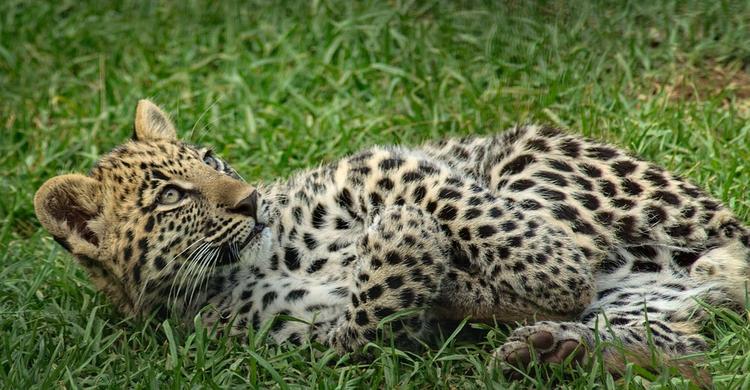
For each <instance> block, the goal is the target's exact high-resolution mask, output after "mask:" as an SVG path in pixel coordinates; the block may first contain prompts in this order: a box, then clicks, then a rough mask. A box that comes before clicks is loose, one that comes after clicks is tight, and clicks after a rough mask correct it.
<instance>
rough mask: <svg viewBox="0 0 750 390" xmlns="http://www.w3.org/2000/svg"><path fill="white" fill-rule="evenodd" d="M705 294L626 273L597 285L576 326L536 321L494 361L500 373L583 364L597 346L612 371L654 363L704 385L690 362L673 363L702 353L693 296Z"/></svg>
mask: <svg viewBox="0 0 750 390" xmlns="http://www.w3.org/2000/svg"><path fill="white" fill-rule="evenodd" d="M711 294H712V292H711V291H709V290H707V289H706V288H704V287H696V286H695V285H694V284H693V283H692V281H690V280H688V279H686V278H684V277H677V276H675V277H665V275H664V274H641V275H635V276H633V275H630V276H627V277H621V278H612V279H611V280H607V283H602V284H600V287H599V290H598V299H597V301H596V302H594V303H593V304H592V305H591V306H590V307H589V308H588V309H587V310H586V311H585V312H584V313H583V315H582V316H581V317H580V318H579V322H552V321H540V322H536V323H534V324H531V325H527V326H522V327H520V328H518V329H515V330H514V331H513V332H511V334H510V335H509V337H508V338H507V340H506V341H505V343H504V344H503V345H502V346H501V347H500V348H499V349H498V350H497V351H496V352H495V354H494V357H495V359H496V361H499V362H500V363H501V364H502V365H504V367H505V368H506V369H511V370H512V367H516V368H520V367H526V366H527V365H528V364H529V363H531V362H532V360H534V357H536V358H537V360H538V361H539V362H542V363H561V362H564V361H574V362H578V363H582V364H585V363H586V362H587V361H588V360H589V358H590V357H591V356H592V355H591V354H592V352H593V351H595V349H596V348H597V342H598V341H601V342H603V343H602V344H600V345H599V347H598V348H600V349H601V352H602V356H603V359H604V362H605V365H606V367H607V369H608V370H610V371H611V372H613V373H620V372H622V371H623V370H624V368H625V364H626V362H634V363H636V364H639V365H642V366H644V367H646V368H656V367H657V366H655V364H654V363H656V362H658V363H659V364H662V365H666V366H671V367H674V368H676V369H678V370H679V371H680V372H681V373H682V375H683V376H684V377H686V378H690V379H692V380H694V381H696V382H697V383H701V384H705V383H709V382H707V381H709V379H708V376H707V373H706V372H705V371H703V370H701V369H699V368H696V367H695V360H685V359H676V358H679V357H684V356H685V355H690V354H695V353H700V352H703V351H705V350H706V348H707V344H706V341H705V340H704V339H703V337H701V336H700V335H699V334H698V333H697V331H698V319H699V318H700V317H701V314H702V313H701V310H700V308H699V307H698V305H697V304H696V303H695V298H697V297H703V296H710V295H711Z"/></svg>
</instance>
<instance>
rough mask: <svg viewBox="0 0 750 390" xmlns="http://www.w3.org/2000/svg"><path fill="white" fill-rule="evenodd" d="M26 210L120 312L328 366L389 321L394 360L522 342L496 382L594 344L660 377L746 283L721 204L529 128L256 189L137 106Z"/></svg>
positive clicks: (735, 302)
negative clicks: (303, 345) (404, 351)
mask: <svg viewBox="0 0 750 390" xmlns="http://www.w3.org/2000/svg"><path fill="white" fill-rule="evenodd" d="M34 205H35V209H36V214H37V216H38V218H39V221H40V222H41V223H42V225H43V226H44V227H45V228H46V229H47V230H48V231H49V232H50V233H51V234H52V236H53V237H54V238H55V240H57V241H58V242H59V243H60V244H61V245H62V246H63V247H65V248H66V249H67V250H68V251H70V252H71V253H72V254H73V255H74V256H75V257H76V258H77V259H78V261H79V262H80V263H81V264H82V265H83V266H84V267H85V269H86V270H87V271H88V273H89V275H90V276H91V279H92V281H93V283H94V284H95V285H96V287H97V288H98V289H99V290H101V291H103V292H104V293H105V294H106V295H107V296H108V297H109V298H110V299H111V301H112V302H113V303H114V304H115V305H116V306H117V307H118V308H119V309H120V310H121V311H122V312H123V313H125V314H129V315H136V316H145V315H150V314H153V313H158V314H159V315H161V316H166V315H168V314H169V313H177V314H178V315H181V316H184V317H186V318H192V316H194V315H196V314H198V313H202V316H203V320H204V322H205V323H206V324H208V325H210V324H214V323H217V322H220V323H230V324H231V327H230V329H231V331H232V332H236V333H244V332H245V330H246V329H247V328H248V327H255V328H257V327H259V326H260V324H261V323H263V322H264V321H269V320H273V319H274V318H278V317H279V316H280V315H285V316H291V317H296V318H298V319H301V320H302V321H286V322H284V321H281V320H278V321H276V322H275V323H274V325H273V327H272V328H271V332H270V336H271V337H272V338H273V339H274V340H275V341H277V342H283V341H287V340H288V341H292V342H297V343H299V342H304V341H308V340H311V341H318V342H321V343H324V344H326V345H329V346H330V347H333V348H335V349H336V350H337V351H339V352H341V353H344V352H348V351H356V350H358V349H359V348H360V347H362V346H363V345H364V344H365V343H368V342H370V341H373V340H375V338H376V337H377V335H378V332H379V325H380V324H382V323H383V321H384V320H389V319H392V318H394V317H395V318H396V319H395V320H393V321H391V322H390V326H388V327H386V328H387V329H388V333H389V335H390V336H392V337H394V338H395V340H397V341H399V342H403V343H409V342H412V341H413V340H415V339H419V338H422V337H424V336H426V335H427V334H428V333H429V332H430V329H431V328H430V326H429V324H430V323H431V322H433V321H436V320H454V319H463V318H466V317H471V318H472V319H473V320H476V321H500V322H509V323H515V322H518V323H520V324H521V326H520V327H519V328H517V329H516V330H515V331H513V332H512V333H511V335H510V336H509V337H508V339H507V340H506V342H505V344H504V345H502V346H501V347H500V348H499V349H498V350H497V351H496V352H495V354H494V357H495V360H496V361H497V362H498V363H500V365H501V366H502V367H505V368H506V369H507V368H510V367H513V366H524V365H526V364H528V363H530V362H531V361H532V360H533V359H535V358H536V359H538V360H540V361H542V362H551V363H559V362H563V361H565V360H571V359H572V360H577V361H580V362H582V363H583V362H585V361H586V360H587V359H588V358H589V355H590V351H592V349H593V347H594V343H595V342H596V340H604V341H613V343H612V347H607V346H605V347H604V351H603V353H604V356H605V361H606V362H607V364H608V366H609V368H610V369H612V370H617V369H620V368H622V363H623V361H622V359H621V358H619V356H622V354H621V352H620V351H619V350H618V349H616V348H615V347H614V345H620V346H622V347H623V348H624V350H625V352H626V354H625V356H626V357H627V358H629V359H634V360H637V361H638V360H639V359H640V362H642V363H643V362H645V363H644V364H648V362H647V361H650V355H649V350H650V348H656V350H657V351H659V352H660V353H661V355H662V357H663V358H664V359H665V361H672V360H673V359H674V358H676V357H679V356H682V355H686V354H690V353H694V352H699V351H702V350H704V349H705V348H706V341H705V340H704V339H703V338H702V337H701V336H700V335H699V334H698V333H697V329H698V328H699V327H700V321H701V319H702V318H703V317H704V315H703V312H702V310H701V306H699V305H698V304H697V303H696V300H703V301H707V302H709V303H715V304H723V305H730V306H736V307H739V306H741V305H743V304H744V299H745V298H744V297H745V283H746V282H747V280H748V275H749V273H748V258H749V255H750V250H749V249H748V241H749V240H748V230H747V228H746V227H745V226H744V225H742V224H741V223H740V222H739V220H738V219H737V218H736V217H735V216H734V215H733V214H732V213H731V212H730V211H729V210H727V209H726V208H725V207H724V206H723V205H722V204H721V203H720V202H718V201H717V200H716V199H714V198H713V197H711V196H710V195H708V194H706V193H705V192H704V191H702V190H701V189H699V188H698V187H696V186H695V185H693V184H690V183H689V182H687V181H685V180H683V179H681V178H680V177H678V176H676V175H674V174H672V173H670V172H667V171H665V170H664V169H662V168H660V167H658V166H657V165H654V164H652V163H649V162H646V161H643V160H641V159H639V158H637V157H635V156H633V155H631V154H629V153H628V152H625V151H623V150H621V149H618V148H616V147H614V146H611V145H607V144H603V143H600V142H596V141H592V140H589V139H586V138H583V137H581V136H577V135H573V134H568V133H565V132H562V131H560V130H557V129H553V128H549V127H539V126H521V127H516V128H513V129H510V130H508V131H505V132H503V133H499V134H497V135H491V136H485V137H479V136H477V137H467V138H461V139H447V140H443V141H439V142H430V143H426V144H424V145H421V146H419V147H415V148H410V147H400V146H385V147H372V148H369V149H366V150H363V151H359V152H356V153H354V154H352V155H350V156H347V157H345V158H342V159H340V160H338V161H335V162H332V163H326V164H324V165H322V166H320V167H318V168H315V169H311V170H308V171H304V172H300V173H298V174H297V175H295V176H293V177H291V178H289V179H279V180H278V181H276V182H273V183H265V184H260V183H258V184H249V183H246V182H245V181H244V180H242V179H241V177H240V176H239V175H238V174H237V173H236V172H235V171H234V170H233V169H232V168H231V167H230V166H229V165H228V164H227V163H226V162H225V161H224V160H222V159H221V158H220V157H218V156H217V155H216V154H215V153H214V152H212V151H211V149H210V148H206V147H202V146H197V145H191V144H189V143H186V142H181V141H179V140H178V139H177V132H176V129H175V127H174V125H173V124H172V122H171V121H170V119H169V117H168V116H167V115H166V114H165V113H164V112H163V111H162V110H161V109H159V108H158V107H157V106H155V105H154V104H153V103H151V102H149V101H147V100H142V101H140V102H139V104H138V106H137V109H136V116H135V126H134V134H133V138H132V139H131V140H129V141H127V142H126V143H124V144H122V145H120V146H119V147H117V148H115V149H114V150H112V151H111V152H110V153H108V154H106V155H104V156H103V157H102V158H101V159H100V160H99V161H98V162H97V163H96V165H95V166H94V167H93V168H92V170H91V171H90V172H89V173H88V174H87V175H83V174H66V175H61V176H57V177H54V178H52V179H50V180H48V181H47V182H46V183H45V184H44V185H43V186H42V187H41V188H40V189H39V191H38V192H37V194H36V197H35V199H34ZM207 307H208V308H207ZM405 309H412V310H411V311H409V310H407V315H403V316H394V314H396V313H399V312H403V311H404V310H405ZM614 341H616V343H615V342H614ZM607 345H609V344H607ZM628 356H629V357H628ZM646 357H648V358H646ZM683 368H684V367H683ZM686 370H687V369H686Z"/></svg>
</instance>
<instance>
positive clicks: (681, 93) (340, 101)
mask: <svg viewBox="0 0 750 390" xmlns="http://www.w3.org/2000/svg"><path fill="white" fill-rule="evenodd" d="M275 3H276V2H273V1H266V2H258V3H256V4H253V5H246V4H243V5H238V4H233V3H231V2H209V1H205V2H203V1H184V2H156V1H151V2H146V1H112V2H105V1H82V2H79V1H66V0H63V1H58V2H41V1H37V2H29V1H23V0H2V1H0V101H2V103H1V104H0V126H1V128H2V134H1V136H0V172H2V176H0V186H1V187H0V194H2V195H1V196H0V221H2V224H1V225H0V387H4V388H26V387H29V386H40V387H69V388H76V387H88V386H95V385H96V386H107V387H113V388H122V387H126V386H127V387H149V388H157V387H174V388H177V387H188V386H205V387H212V388H215V387H228V386H250V387H268V386H271V385H274V384H278V386H279V387H290V388H293V387H308V386H310V387H313V386H315V387H319V388H329V387H342V388H343V387H365V386H367V387H381V388H382V387H389V388H390V387H418V388H431V387H433V386H434V385H438V386H439V387H445V388H464V387H483V386H487V387H511V386H516V387H517V388H528V387H537V388H546V387H549V386H551V383H556V384H557V385H564V386H567V387H570V388H591V387H597V388H598V387H606V388H613V387H623V388H640V387H641V386H644V384H645V383H647V382H653V383H654V384H656V387H652V388H662V387H666V388H686V387H688V385H687V384H686V383H685V382H683V381H682V379H680V378H679V376H674V375H672V374H670V373H669V372H668V371H664V372H657V373H645V372H643V371H642V370H640V369H639V368H638V367H631V371H630V372H629V373H628V375H626V376H625V378H622V379H613V378H611V377H610V376H608V375H607V374H606V373H604V372H603V370H602V369H601V368H599V367H598V366H596V365H594V366H593V367H591V368H587V369H579V370H577V371H576V372H574V373H572V374H566V375H563V370H560V369H552V370H551V371H550V372H548V373H546V374H545V375H546V376H545V375H541V374H540V376H536V377H528V378H526V379H524V380H523V381H520V382H513V383H509V382H506V381H505V380H504V379H503V378H502V377H501V376H500V375H498V373H496V372H491V371H487V370H486V369H485V364H486V362H487V359H488V356H489V351H490V350H491V348H492V345H497V344H498V342H500V341H502V335H501V334H500V333H497V334H496V333H491V334H490V337H489V338H488V339H487V341H486V342H485V343H482V344H479V345H476V344H469V345H466V344H461V343H455V342H452V341H450V340H449V341H447V342H446V343H445V344H444V345H443V347H442V348H436V349H433V350H431V351H430V352H427V353H425V354H420V355H411V354H403V353H396V352H394V351H391V350H388V349H386V350H385V352H383V353H382V354H380V355H379V356H378V357H377V359H376V360H375V361H374V362H373V363H372V364H367V365H361V364H359V365H358V364H354V363H351V362H349V361H347V360H346V359H343V360H339V359H338V357H335V356H334V355H332V354H331V353H324V354H322V356H320V354H316V353H312V352H311V351H312V348H311V347H310V346H303V347H300V348H294V347H288V346H282V347H270V346H267V345H265V344H263V343H261V342H260V341H257V342H256V341H255V339H254V340H251V341H250V343H249V345H241V344H238V343H236V342H234V341H227V340H218V341H217V340H213V339H210V338H207V337H206V332H205V331H197V332H196V333H191V334H187V333H185V332H184V331H181V330H180V329H175V328H174V327H171V326H169V325H168V324H161V323H146V324H144V323H139V322H135V321H131V320H127V319H123V318H122V317H121V316H119V315H118V314H117V313H115V312H114V311H113V309H112V307H111V306H109V305H108V304H107V302H106V301H105V299H104V298H103V297H102V296H101V295H99V294H97V293H96V292H95V291H94V290H93V289H92V287H91V285H90V284H89V283H88V281H87V280H86V277H85V275H84V273H83V272H82V270H81V269H79V268H78V267H77V266H76V265H75V264H74V263H73V261H71V259H70V258H69V257H68V256H67V255H66V254H65V253H64V252H63V250H62V249H61V248H59V247H58V246H57V245H56V244H54V242H53V241H52V240H51V239H50V237H49V236H48V235H47V234H45V233H44V232H42V231H41V230H40V227H39V223H38V222H37V221H36V219H35V217H34V214H33V209H32V202H31V200H32V196H33V193H34V191H35V190H36V188H38V187H39V185H40V184H41V183H42V182H43V181H44V180H45V179H47V178H49V177H52V176H54V175H56V174H59V173H62V172H69V171H85V170H87V169H88V168H89V167H90V166H91V165H92V163H93V162H94V161H95V159H96V158H97V156H98V155H100V154H101V153H102V152H105V151H107V150H108V149H110V148H112V147H113V146H115V145H117V144H118V143H120V142H122V141H123V140H124V139H125V138H126V137H128V135H129V133H130V129H131V127H132V124H131V121H132V116H133V109H134V105H135V102H136V100H137V99H138V98H141V97H151V98H153V99H155V100H156V101H157V102H159V103H161V104H162V105H164V106H165V107H166V108H167V109H168V110H169V111H171V112H172V113H173V114H174V115H175V116H176V120H177V123H178V125H179V127H180V128H181V129H182V130H183V136H184V137H185V138H191V139H192V140H193V141H196V142H203V143H210V144H213V145H216V146H217V148H218V150H219V151H220V152H221V153H222V154H223V155H224V157H226V158H227V159H229V160H230V161H231V162H232V163H233V164H234V166H235V167H236V168H238V170H239V171H240V172H242V173H243V175H244V176H245V177H246V178H252V179H255V180H263V179H271V178H274V177H277V176H279V175H282V176H283V175H288V174H289V173H290V172H292V171H293V170H295V169H298V168H302V167H305V166H310V165H314V164H318V163H319V162H320V161H325V160H331V159H334V158H336V157H337V156H341V155H343V154H345V153H347V152H349V151H352V150H354V149H356V148H359V147H362V146H365V145H369V144H373V143H393V142H401V143H407V144H413V143H417V142H419V141H421V140H424V139H428V138H432V137H438V136H448V135H455V134H469V133H489V132H493V131H497V130H499V129H502V128H505V127H507V126H509V125H511V124H513V123H516V122H525V121H537V122H545V123H552V124H556V125H561V126H565V127H569V128H572V129H575V131H579V132H582V133H585V134H588V135H592V136H596V137H600V138H604V139H608V140H610V141H612V142H615V143H617V144H619V145H622V146H624V147H626V148H629V149H632V150H634V151H636V152H638V153H640V154H642V155H644V156H646V157H647V158H650V159H653V160H656V161H659V162H660V163H662V164H663V165H665V166H667V167H669V168H671V169H674V170H676V171H678V172H681V173H682V174H684V175H686V176H688V177H690V178H691V179H693V180H694V181H696V182H698V183H700V184H701V185H703V186H705V187H707V188H709V189H710V191H711V192H712V193H714V194H715V195H716V196H718V197H720V198H721V199H722V200H724V201H725V202H727V203H728V204H729V205H730V206H731V207H732V208H733V209H734V210H736V211H737V213H738V214H739V215H740V216H741V217H742V218H744V219H745V220H747V219H748V213H749V212H750V201H748V197H747V196H746V194H747V192H748V190H749V189H750V188H748V185H749V184H750V171H748V169H746V168H745V161H747V160H748V158H750V150H749V149H748V146H747V145H748V142H750V135H749V134H748V133H749V132H750V126H748V125H747V123H748V122H747V118H748V116H749V115H750V100H749V98H750V76H748V74H747V73H745V71H746V70H747V68H748V66H750V39H749V37H750V5H748V3H747V2H741V1H736V2H727V1H716V0H709V1H681V0H674V1H664V2H661V1H652V0H645V1H633V2H630V3H628V4H625V2H596V3H594V2H591V3H589V2H584V1H580V2H572V3H574V5H571V4H567V5H566V4H564V3H563V2H554V1H549V2H539V3H536V4H535V5H529V3H528V2H525V1H508V2H505V3H500V2H495V1H486V2H476V3H473V2H445V3H441V2H435V1H412V2H408V1H407V2H401V1H395V0H394V1H389V2H384V1H383V2H381V1H371V2H358V3H356V4H354V3H352V2H348V1H340V2H333V1H331V2H329V1H325V0H321V1H312V2H298V3H297V2H284V3H283V4H284V5H277V4H275ZM279 3H280V2H279ZM458 3H461V5H460V6H459V5H457V4H458ZM568 3H571V2H568ZM713 312H714V314H715V315H714V316H713V317H712V319H711V321H710V322H709V324H708V325H707V326H706V329H705V332H706V334H707V335H709V336H710V338H711V339H712V340H713V345H714V348H713V349H712V350H711V352H710V353H709V354H708V355H707V357H706V359H707V360H706V362H707V364H708V366H709V368H710V370H711V372H712V374H713V378H714V382H715V384H716V385H717V387H720V388H738V387H740V386H746V387H747V386H750V374H748V371H750V370H749V368H750V356H748V352H750V327H749V326H748V322H747V318H746V317H747V313H744V314H742V315H737V314H731V313H727V312H725V311H722V310H720V309H717V310H714V311H713ZM567 371H570V370H567ZM563 377H564V378H563Z"/></svg>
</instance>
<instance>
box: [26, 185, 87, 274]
mask: <svg viewBox="0 0 750 390" xmlns="http://www.w3.org/2000/svg"><path fill="white" fill-rule="evenodd" d="M100 205H101V184H100V183H99V181H97V180H95V179H92V178H90V177H87V176H84V175H79V174H69V175H61V176H56V177H53V178H52V179H49V180H47V182H45V183H44V184H43V185H42V186H41V187H40V188H39V190H38V191H37V192H36V195H35V196H34V210H35V212H36V216H37V218H38V219H39V222H41V224H42V226H44V228H45V229H47V231H49V232H50V234H52V236H53V237H55V240H57V242H59V243H60V244H61V245H62V246H63V247H65V249H67V250H68V251H70V252H71V253H73V254H74V255H77V256H86V257H88V258H93V259H96V258H98V257H99V256H98V254H99V239H100V237H99V234H97V233H100V232H96V231H95V228H93V226H96V224H95V223H92V222H93V220H94V219H95V218H96V217H97V216H98V215H99V210H100ZM92 229H94V230H92Z"/></svg>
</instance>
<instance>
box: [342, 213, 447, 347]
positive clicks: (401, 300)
mask: <svg viewBox="0 0 750 390" xmlns="http://www.w3.org/2000/svg"><path fill="white" fill-rule="evenodd" d="M441 235H442V233H441V231H440V229H439V227H438V225H437V223H436V222H435V220H434V218H432V216H430V215H429V214H427V213H425V212H424V211H422V210H420V209H419V208H416V207H413V206H390V207H387V208H385V209H384V210H383V211H382V212H381V213H380V214H378V215H377V216H376V217H375V218H374V221H373V223H372V224H371V225H370V226H369V228H368V229H367V232H366V233H365V235H364V237H363V238H362V240H361V241H360V242H359V244H358V256H359V267H358V269H356V270H355V277H354V280H355V286H354V288H353V289H352V292H351V296H350V297H351V301H350V302H349V304H348V307H347V309H346V312H345V314H344V317H343V318H341V320H340V321H339V324H338V326H336V327H335V328H334V329H333V330H332V331H331V332H330V334H329V338H328V342H329V344H330V345H331V346H333V347H334V348H335V349H336V350H337V351H338V352H339V353H344V352H348V351H353V350H356V349H358V348H359V347H361V346H362V345H364V344H365V343H367V342H369V341H373V340H374V339H375V338H376V334H377V331H378V327H379V325H381V324H382V323H381V322H382V320H383V319H384V318H385V317H388V316H390V315H392V314H394V313H396V312H399V311H402V310H404V309H417V310H416V313H414V315H412V316H408V317H407V318H403V319H397V320H394V321H392V322H390V323H389V324H387V325H386V329H388V330H389V331H390V332H391V334H390V336H391V337H394V339H396V340H397V341H402V340H407V339H412V340H413V339H415V338H416V339H418V338H420V337H421V336H424V335H425V334H426V333H427V331H428V329H429V327H428V322H429V318H428V313H426V312H425V311H423V310H419V309H423V308H425V307H426V306H430V305H431V303H432V302H433V301H434V299H435V297H436V295H437V293H438V291H439V290H440V284H441V280H442V279H443V276H444V273H445V270H446V267H445V263H446V258H445V250H444V249H443V246H444V244H443V242H442V240H440V236H441ZM386 336H388V335H386Z"/></svg>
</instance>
